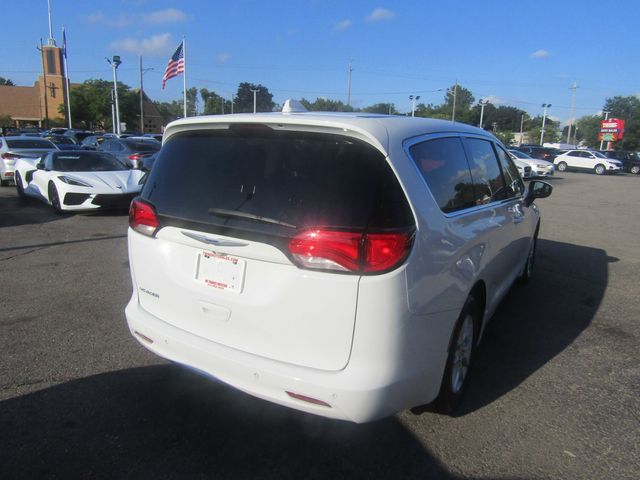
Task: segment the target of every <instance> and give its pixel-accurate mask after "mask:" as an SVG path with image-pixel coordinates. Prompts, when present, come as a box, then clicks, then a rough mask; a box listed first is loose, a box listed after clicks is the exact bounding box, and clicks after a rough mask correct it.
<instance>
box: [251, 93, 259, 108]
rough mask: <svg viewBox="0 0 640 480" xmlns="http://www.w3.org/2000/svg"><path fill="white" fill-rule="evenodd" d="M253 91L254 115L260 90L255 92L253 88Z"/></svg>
mask: <svg viewBox="0 0 640 480" xmlns="http://www.w3.org/2000/svg"><path fill="white" fill-rule="evenodd" d="M251 91H252V92H253V113H256V94H257V93H258V90H254V89H253V88H252V89H251Z"/></svg>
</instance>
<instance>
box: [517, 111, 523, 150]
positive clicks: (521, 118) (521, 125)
mask: <svg viewBox="0 0 640 480" xmlns="http://www.w3.org/2000/svg"><path fill="white" fill-rule="evenodd" d="M523 131H524V115H520V140H519V141H518V146H522V135H523Z"/></svg>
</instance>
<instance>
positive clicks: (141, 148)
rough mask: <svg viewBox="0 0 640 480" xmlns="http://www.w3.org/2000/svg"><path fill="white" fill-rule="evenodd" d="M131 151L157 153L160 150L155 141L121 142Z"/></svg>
mask: <svg viewBox="0 0 640 480" xmlns="http://www.w3.org/2000/svg"><path fill="white" fill-rule="evenodd" d="M122 142H123V143H125V144H126V145H127V147H129V148H130V149H131V150H133V151H135V152H157V151H158V150H160V144H159V143H158V142H156V141H155V140H149V141H142V142H135V141H133V140H122Z"/></svg>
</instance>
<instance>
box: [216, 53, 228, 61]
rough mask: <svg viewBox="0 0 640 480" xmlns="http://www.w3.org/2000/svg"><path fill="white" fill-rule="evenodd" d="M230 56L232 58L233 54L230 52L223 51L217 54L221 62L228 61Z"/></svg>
mask: <svg viewBox="0 0 640 480" xmlns="http://www.w3.org/2000/svg"><path fill="white" fill-rule="evenodd" d="M230 58H231V54H229V53H227V52H222V53H219V54H218V55H216V59H217V60H218V62H220V63H227V62H228V61H229V59H230Z"/></svg>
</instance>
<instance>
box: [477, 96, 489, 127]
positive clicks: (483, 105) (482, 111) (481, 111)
mask: <svg viewBox="0 0 640 480" xmlns="http://www.w3.org/2000/svg"><path fill="white" fill-rule="evenodd" d="M478 103H479V104H480V123H479V124H478V127H480V128H482V118H483V117H484V107H486V106H487V105H489V100H485V101H484V102H483V101H482V100H480V101H478Z"/></svg>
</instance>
